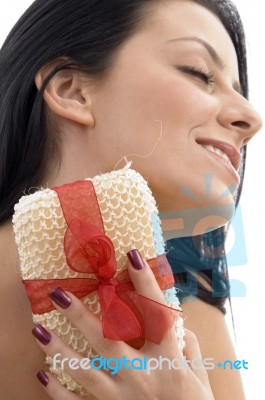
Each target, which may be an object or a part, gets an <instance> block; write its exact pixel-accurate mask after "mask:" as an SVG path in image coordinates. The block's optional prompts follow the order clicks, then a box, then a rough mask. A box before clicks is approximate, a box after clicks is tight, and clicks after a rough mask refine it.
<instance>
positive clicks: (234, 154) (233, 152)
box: [196, 139, 241, 171]
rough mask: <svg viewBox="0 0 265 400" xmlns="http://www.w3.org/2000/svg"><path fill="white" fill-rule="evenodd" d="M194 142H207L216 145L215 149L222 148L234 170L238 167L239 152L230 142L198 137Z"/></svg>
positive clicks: (204, 143) (203, 143)
mask: <svg viewBox="0 0 265 400" xmlns="http://www.w3.org/2000/svg"><path fill="white" fill-rule="evenodd" d="M196 142H197V143H198V144H202V145H206V144H208V145H211V146H213V147H216V148H217V149H220V150H222V151H223V152H224V153H225V154H226V155H227V156H228V157H229V159H230V161H231V164H232V165H233V167H234V169H235V170H236V171H237V170H238V169H239V166H240V162H241V154H240V153H239V151H238V150H237V149H236V148H235V147H234V146H232V145H231V144H229V143H225V142H221V141H220V140H213V139H198V140H196Z"/></svg>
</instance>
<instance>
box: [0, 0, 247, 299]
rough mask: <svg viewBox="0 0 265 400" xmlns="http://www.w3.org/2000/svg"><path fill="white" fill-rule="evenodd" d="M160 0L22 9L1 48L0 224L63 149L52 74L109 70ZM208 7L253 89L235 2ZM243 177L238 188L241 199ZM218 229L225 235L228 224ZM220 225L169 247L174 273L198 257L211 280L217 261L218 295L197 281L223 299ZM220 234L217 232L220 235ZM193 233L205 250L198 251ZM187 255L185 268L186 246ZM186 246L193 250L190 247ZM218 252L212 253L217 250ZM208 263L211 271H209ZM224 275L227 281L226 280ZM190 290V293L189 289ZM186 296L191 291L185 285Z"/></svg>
mask: <svg viewBox="0 0 265 400" xmlns="http://www.w3.org/2000/svg"><path fill="white" fill-rule="evenodd" d="M159 1H160V0H133V1H132V0H111V1H110V0H76V1H74V0H36V1H34V2H33V3H32V5H31V6H30V7H29V8H28V9H27V10H26V12H25V13H24V14H23V15H22V16H21V18H20V19H19V20H18V22H17V23H16V25H15V26H14V27H13V29H12V30H11V32H10V33H9V35H8V36H7V38H6V40H5V42H4V44H3V46H2V48H1V51H0V116H1V118H0V224H1V223H4V222H5V221H6V220H8V219H9V218H10V217H11V216H12V214H13V212H14V205H15V204H16V203H17V202H18V200H19V199H20V197H21V196H22V195H23V194H27V193H29V190H31V189H32V188H34V187H35V188H36V187H37V186H38V185H39V184H40V182H42V180H43V179H44V177H45V176H46V174H47V171H48V170H49V169H50V168H52V167H53V166H52V164H51V160H52V159H55V155H56V154H57V155H59V147H58V143H57V142H56V140H55V138H54V136H55V135H53V133H52V130H51V129H50V124H49V121H47V120H48V118H47V109H46V106H45V102H44V100H43V93H44V91H45V88H46V86H47V84H48V82H49V81H50V79H51V78H52V77H53V76H54V75H55V74H56V73H57V72H58V71H59V70H63V69H69V68H72V69H78V70H79V71H82V72H84V73H88V74H90V76H93V77H95V79H100V78H101V77H103V76H105V75H106V74H107V72H108V71H109V70H110V69H111V66H112V65H113V62H114V61H115V55H116V54H117V52H118V50H119V48H120V46H121V45H122V44H123V43H124V42H125V41H126V39H127V38H129V37H130V36H131V35H132V34H133V33H134V32H135V31H137V29H139V26H140V24H141V23H142V22H143V21H144V20H145V17H146V15H148V12H150V7H151V6H153V5H154V4H159ZM193 1H195V2H196V3H199V4H201V5H202V6H204V7H207V8H208V9H209V10H211V11H212V12H213V13H214V14H215V15H217V16H218V18H219V19H220V20H221V21H222V23H223V25H224V27H225V28H226V30H227V32H228V33H229V35H230V37H231V39H232V41H233V43H234V46H235V49H236V52H237V57H238V64H239V74H240V82H241V85H242V88H243V94H244V96H245V97H247V95H248V85H247V67H246V54H245V40H244V33H243V28H242V24H241V21H240V18H239V16H238V13H237V11H236V8H235V7H234V5H233V4H232V3H231V2H230V1H229V0H193ZM60 57H61V58H62V62H61V64H59V65H57V67H56V68H54V70H53V71H52V72H51V73H50V75H49V76H48V77H47V79H46V80H45V82H44V84H43V86H42V88H41V90H40V91H38V90H37V88H36V85H35V81H34V77H35V75H36V74H37V72H38V71H39V70H41V68H42V67H44V66H46V65H47V64H49V63H50V62H52V61H54V60H55V59H58V58H60ZM242 155H243V158H242V165H241V171H240V174H241V177H242V179H243V175H244V165H245V155H246V150H245V147H244V148H243V149H242ZM241 187H242V184H241V186H240V188H239V190H238V192H237V199H236V201H237V202H238V200H239V196H240V193H241ZM217 232H219V233H221V234H222V235H224V236H225V233H226V231H225V228H220V229H219V230H218V231H217ZM215 234H216V232H214V233H209V234H206V235H200V236H198V237H196V238H193V239H191V238H184V239H172V240H171V241H169V244H170V246H169V247H171V248H174V251H172V252H170V253H169V254H168V257H169V260H170V262H171V264H172V267H173V269H174V273H175V276H176V277H177V278H178V280H179V282H182V275H183V273H184V274H186V275H187V274H188V273H189V272H188V271H189V268H193V269H194V268H195V269H196V265H195V264H196V263H192V259H193V258H194V257H195V259H196V260H197V262H198V263H199V264H200V268H201V267H203V268H201V269H200V268H197V269H198V270H199V269H200V271H199V273H200V274H201V275H202V276H203V277H205V279H207V281H209V282H212V277H211V274H212V271H213V268H219V269H220V282H221V288H222V290H221V291H220V293H219V294H220V296H219V297H215V298H214V297H213V296H212V293H211V292H209V291H206V289H205V288H204V287H203V286H201V285H200V284H199V292H198V297H199V298H202V299H203V300H204V301H208V302H212V303H213V304H216V305H217V306H222V304H223V301H224V299H225V298H226V297H227V296H228V294H229V284H228V278H227V266H226V262H225V253H224V246H223V245H222V246H220V245H219V246H215V245H214V240H215V238H216V235H215ZM217 236H218V235H217ZM219 237H220V235H219ZM205 239H207V240H208V241H209V240H210V242H211V245H210V253H211V257H210V258H209V260H210V261H209V260H207V259H206V258H205V257H204V258H202V256H201V254H204V252H203V249H204V248H205V243H204V241H205ZM194 240H196V241H197V243H198V244H199V248H200V249H201V250H202V251H200V252H199V253H198V254H197V253H196V250H195V247H194ZM182 252H184V253H185V254H190V258H189V260H190V264H192V265H190V266H189V268H186V267H187V266H186V265H185V263H186V261H187V257H185V262H184V261H183V260H182V258H181V253H182ZM187 252H188V253H187ZM213 256H214V257H213ZM205 266H206V267H207V266H208V267H209V268H208V269H209V271H208V272H207V270H205ZM222 282H223V283H222ZM190 290H192V289H189V290H188V292H189V293H190ZM182 293H183V296H185V295H187V293H185V290H184V291H183V292H182Z"/></svg>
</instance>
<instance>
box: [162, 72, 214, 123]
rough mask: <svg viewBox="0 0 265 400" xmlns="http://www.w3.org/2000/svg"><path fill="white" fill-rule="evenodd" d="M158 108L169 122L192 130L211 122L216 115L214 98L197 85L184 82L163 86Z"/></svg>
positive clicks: (167, 83)
mask: <svg viewBox="0 0 265 400" xmlns="http://www.w3.org/2000/svg"><path fill="white" fill-rule="evenodd" d="M159 93H160V96H159V97H158V99H159V100H158V101H159V103H158V104H157V106H158V108H159V109H160V110H161V111H162V110H163V115H164V116H165V117H166V118H168V121H172V122H173V123H176V122H177V123H178V125H179V126H183V125H185V126H186V127H187V128H189V129H190V130H191V129H192V128H194V127H197V126H199V125H203V124H204V123H206V122H208V121H209V120H211V119H212V118H213V117H214V116H215V115H216V106H217V104H216V101H215V99H214V97H213V96H212V95H210V94H208V93H206V91H205V90H202V89H201V88H199V87H197V86H196V85H195V84H191V83H189V82H183V81H176V80H174V81H171V82H165V83H164V84H162V85H161V88H160V91H159Z"/></svg>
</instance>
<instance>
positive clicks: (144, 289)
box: [127, 249, 166, 304]
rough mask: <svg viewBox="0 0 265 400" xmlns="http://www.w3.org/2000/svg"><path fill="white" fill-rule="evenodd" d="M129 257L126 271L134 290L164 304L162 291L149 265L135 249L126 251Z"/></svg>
mask: <svg viewBox="0 0 265 400" xmlns="http://www.w3.org/2000/svg"><path fill="white" fill-rule="evenodd" d="M127 256H128V258H129V262H128V264H127V266H128V272H129V275H130V278H131V280H132V283H133V285H134V287H135V289H136V292H137V293H138V294H140V295H142V296H145V297H148V298H149V299H152V300H154V301H158V302H159V303H162V304H166V303H165V300H164V297H163V293H162V291H161V289H160V287H159V285H158V283H157V281H156V279H155V276H154V274H153V272H152V270H151V268H150V267H149V264H148V263H147V262H146V261H145V260H143V258H142V256H141V254H140V253H139V251H138V250H137V249H134V250H131V251H130V252H129V253H127Z"/></svg>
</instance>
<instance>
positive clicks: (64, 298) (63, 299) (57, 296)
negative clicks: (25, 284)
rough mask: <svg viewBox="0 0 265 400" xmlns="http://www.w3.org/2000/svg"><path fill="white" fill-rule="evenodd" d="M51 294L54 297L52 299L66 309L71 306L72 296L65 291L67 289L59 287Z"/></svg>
mask: <svg viewBox="0 0 265 400" xmlns="http://www.w3.org/2000/svg"><path fill="white" fill-rule="evenodd" d="M49 296H50V297H51V298H52V300H53V301H54V302H55V303H56V304H58V306H60V307H61V308H63V309H64V310H65V309H66V308H68V307H70V305H71V303H72V300H71V298H70V297H69V296H68V295H67V294H66V293H65V291H64V290H63V289H62V288H60V287H58V288H57V289H55V290H53V291H52V292H51V293H50V294H49Z"/></svg>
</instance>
